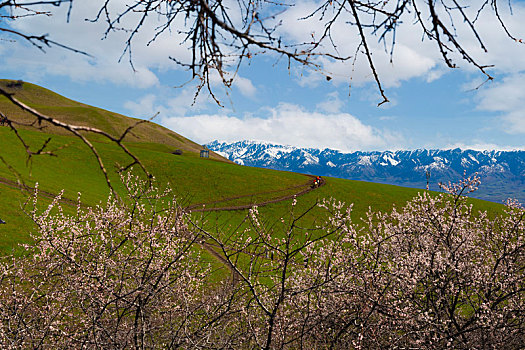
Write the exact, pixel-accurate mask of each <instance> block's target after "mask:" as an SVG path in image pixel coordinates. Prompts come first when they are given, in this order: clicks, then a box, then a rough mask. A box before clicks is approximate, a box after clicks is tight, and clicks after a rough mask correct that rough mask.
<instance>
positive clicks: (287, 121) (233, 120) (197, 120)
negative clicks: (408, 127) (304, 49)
mask: <svg viewBox="0 0 525 350" xmlns="http://www.w3.org/2000/svg"><path fill="white" fill-rule="evenodd" d="M268 112H269V115H268V116H267V117H265V118H262V117H253V116H252V117H245V118H244V119H241V118H238V117H232V116H229V115H227V114H200V115H193V116H186V117H180V118H165V119H164V120H163V123H164V125H165V126H167V127H169V128H170V129H172V130H174V131H176V132H178V133H180V134H182V135H184V136H186V137H189V138H190V139H193V140H195V141H197V142H201V143H204V142H209V141H211V140H214V139H218V140H224V141H238V140H245V139H248V140H259V141H267V142H273V143H279V144H290V145H294V146H300V147H316V148H325V147H328V148H335V149H340V150H343V151H352V150H358V149H385V148H387V147H388V148H391V147H395V146H394V145H396V144H400V143H401V142H402V137H400V136H399V135H395V134H393V133H390V132H388V131H384V130H379V129H376V128H374V127H371V126H369V125H365V124H363V123H362V122H361V121H360V120H359V119H358V118H356V117H354V116H352V115H351V114H348V113H333V114H322V113H319V112H310V111H306V110H304V109H303V108H301V107H299V106H297V105H292V104H285V103H282V104H280V105H278V106H277V107H275V108H269V109H268Z"/></svg>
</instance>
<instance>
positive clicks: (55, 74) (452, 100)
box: [0, 0, 525, 151]
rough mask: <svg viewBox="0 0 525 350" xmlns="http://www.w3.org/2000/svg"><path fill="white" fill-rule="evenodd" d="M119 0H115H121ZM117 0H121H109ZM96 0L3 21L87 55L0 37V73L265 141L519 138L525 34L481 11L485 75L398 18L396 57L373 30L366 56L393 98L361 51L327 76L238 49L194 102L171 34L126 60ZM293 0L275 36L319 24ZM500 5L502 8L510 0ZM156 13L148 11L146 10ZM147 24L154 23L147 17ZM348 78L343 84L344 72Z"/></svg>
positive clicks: (470, 143)
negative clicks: (227, 84) (230, 76)
mask: <svg viewBox="0 0 525 350" xmlns="http://www.w3.org/2000/svg"><path fill="white" fill-rule="evenodd" d="M119 1H123V0H119ZM116 2H118V1H116ZM98 6H100V1H99V0H93V1H89V2H82V3H81V2H77V3H76V5H75V7H74V8H73V13H72V18H71V20H70V22H69V23H67V21H66V16H65V10H66V9H65V8H62V9H60V8H59V9H57V10H55V13H54V15H53V16H52V18H51V19H52V20H50V18H47V17H35V18H28V19H24V20H20V21H17V22H16V23H12V24H11V25H12V26H13V28H16V29H19V30H23V31H32V32H36V33H49V34H51V36H52V38H54V39H55V40H56V41H59V42H61V43H64V44H67V45H70V46H72V47H75V48H78V49H81V50H84V51H86V52H88V53H90V54H91V55H92V57H86V56H82V55H78V54H74V53H72V52H68V51H65V50H62V49H60V48H52V49H47V50H46V53H42V52H40V51H38V50H37V49H35V48H33V47H31V46H29V45H28V44H27V43H25V42H23V41H20V40H17V41H13V40H11V39H14V38H8V37H6V36H3V37H0V39H3V40H0V76H1V77H2V78H10V79H23V80H25V81H29V82H33V83H36V84H39V85H42V86H44V87H47V88H49V89H52V90H54V91H56V92H58V93H60V94H62V95H64V96H66V97H69V98H72V99H75V100H78V101H81V102H84V103H88V104H91V105H95V106H97V107H101V108H105V109H108V110H111V111H115V112H119V113H122V114H125V115H129V116H133V117H137V118H149V117H151V116H153V115H155V114H156V113H159V114H158V116H157V118H156V122H157V123H160V124H162V125H164V126H166V127H168V128H170V129H172V130H174V131H175V132H178V133H180V134H182V135H184V136H186V137H189V138H190V139H193V140H195V141H197V142H200V143H206V142H209V141H212V140H215V139H218V140H220V141H237V140H244V139H251V140H260V141H268V142H272V143H281V144H289V145H294V146H302V147H317V148H334V149H339V150H343V151H354V150H387V149H389V150H397V149H415V148H455V147H461V148H472V149H525V141H524V140H525V112H524V108H523V103H524V101H525V45H523V44H520V43H517V42H514V41H511V40H510V39H508V38H507V37H506V35H505V33H504V32H503V30H502V29H501V27H500V26H499V24H498V23H497V21H496V19H495V18H494V17H493V16H490V14H489V12H487V13H486V15H483V16H482V18H480V21H479V22H478V30H479V32H480V34H481V35H482V36H483V37H484V39H485V40H484V42H485V44H486V46H487V48H488V52H487V53H484V52H482V51H481V50H480V49H479V45H477V43H476V41H475V38H474V37H473V36H472V35H471V34H470V33H469V32H468V31H467V29H466V28H464V27H463V26H462V24H461V21H459V22H457V23H458V27H457V30H458V34H459V37H460V38H461V39H462V43H463V45H464V46H465V47H467V48H470V49H471V50H472V51H471V52H472V53H473V55H474V56H475V57H476V58H477V59H478V60H479V61H480V62H481V63H482V64H493V65H495V68H492V69H491V70H490V73H491V74H492V75H493V76H494V77H495V80H494V81H493V82H490V83H487V84H484V85H483V86H482V87H480V88H479V89H477V90H473V88H474V87H477V86H479V84H480V83H481V82H483V80H484V76H483V75H482V74H481V73H480V72H479V71H477V70H476V69H475V68H473V67H471V66H469V65H468V64H467V63H466V62H464V61H462V60H461V59H460V58H458V57H455V58H456V62H457V63H458V65H459V67H460V68H459V69H453V70H451V69H449V68H447V67H445V65H444V63H443V60H442V59H441V57H440V55H439V52H438V51H437V48H436V46H435V43H433V42H430V41H428V40H425V41H423V42H422V41H421V32H420V30H419V29H418V28H417V27H414V26H412V25H411V24H410V22H409V21H407V23H406V25H405V24H403V25H402V26H401V27H400V28H401V29H400V30H399V32H398V34H397V46H396V51H395V53H394V57H393V59H394V60H393V64H391V63H390V57H389V55H388V54H387V53H385V52H384V50H383V49H382V44H378V43H375V42H374V41H372V44H371V45H372V48H373V49H374V62H375V64H376V66H377V67H378V70H379V73H380V78H381V80H382V82H383V84H384V86H385V90H386V94H387V96H388V98H389V99H390V100H391V102H390V103H388V104H384V105H382V106H381V107H377V103H378V102H380V101H381V98H380V96H379V94H378V90H377V87H376V85H375V84H374V82H373V81H372V76H371V74H370V71H369V69H368V67H367V65H366V60H365V57H364V56H360V57H358V60H357V62H356V64H355V66H353V67H352V66H351V65H350V64H348V63H346V64H343V63H335V62H330V61H327V60H320V61H319V64H321V66H322V67H323V69H324V72H325V73H327V74H330V76H332V77H333V79H332V80H331V81H326V79H325V78H324V76H323V75H322V74H319V73H317V72H315V71H312V70H308V69H305V68H304V67H301V66H297V65H292V68H291V70H288V69H287V62H285V60H279V59H278V57H277V56H275V55H259V56H256V57H255V58H252V59H250V60H247V61H245V63H244V65H243V66H242V67H241V69H240V71H239V72H238V76H237V78H236V80H235V83H234V85H233V87H232V89H231V90H230V91H228V95H226V94H225V93H224V89H223V88H222V87H221V86H220V84H219V83H218V82H214V88H215V89H216V90H215V91H217V93H218V95H219V96H220V99H221V101H222V102H223V104H224V107H219V106H217V104H216V103H214V102H213V100H212V99H211V98H210V97H209V96H208V95H206V94H205V93H203V94H201V95H200V96H199V97H198V99H197V101H196V103H194V104H193V105H192V102H193V98H194V93H195V83H192V82H190V83H188V84H186V85H184V86H183V87H175V86H179V85H182V84H183V83H185V82H186V81H187V80H188V78H189V74H188V72H186V71H184V70H183V69H182V68H181V67H179V66H177V65H176V64H174V63H173V62H172V61H170V60H169V58H168V57H169V56H175V57H178V58H182V59H184V58H187V57H188V48H187V47H185V46H184V45H180V44H179V42H178V40H180V38H179V37H178V36H177V35H176V34H173V33H172V34H166V35H164V36H162V37H160V38H159V39H158V40H157V41H156V42H154V43H153V44H151V45H150V46H146V45H145V44H146V42H147V41H148V40H149V39H150V38H151V36H152V31H151V30H149V31H148V30H147V29H146V30H144V31H143V32H141V33H140V35H139V36H138V37H137V40H136V42H135V43H134V51H133V52H134V53H133V61H134V65H135V68H136V71H133V69H132V68H131V66H130V65H129V63H128V61H127V60H126V59H123V60H122V62H120V63H119V57H120V55H121V53H122V51H123V50H124V39H125V37H124V35H125V34H124V33H113V34H110V35H109V37H108V38H106V39H104V40H101V38H102V36H103V32H104V29H105V27H104V25H103V24H97V23H95V24H93V23H88V22H86V21H84V18H92V17H94V15H95V14H96V11H97V9H98ZM313 6H314V2H313V1H301V2H298V4H296V6H295V7H293V8H291V10H290V11H288V12H286V13H284V14H282V15H281V16H282V18H283V20H284V21H285V22H284V23H286V25H284V26H283V27H282V28H280V30H281V33H282V35H283V36H284V37H286V38H290V39H295V40H301V39H303V38H304V37H305V36H308V35H311V33H312V32H314V33H315V32H320V31H322V23H321V22H320V21H319V20H318V19H315V18H314V19H312V20H310V22H309V21H298V20H297V19H298V18H300V17H302V14H304V13H306V12H307V11H308V9H310V8H313ZM507 12H508V11H507ZM507 12H504V18H505V20H506V23H507V25H508V27H509V29H510V30H511V32H512V33H513V34H514V35H515V36H516V37H518V38H524V39H525V25H524V24H523V22H522V19H523V18H525V4H524V3H523V2H522V1H514V2H513V15H512V16H510V15H509V14H508V13H507ZM152 21H153V22H152V24H154V21H155V19H152ZM343 25H344V23H342V24H341V30H340V31H338V32H337V35H335V39H334V40H336V41H337V44H338V47H339V48H340V49H341V50H343V51H344V50H348V52H352V50H354V47H355V44H356V35H355V33H352V32H351V30H348V28H347V27H343ZM150 27H152V26H150ZM350 81H351V82H352V86H351V88H349V83H350Z"/></svg>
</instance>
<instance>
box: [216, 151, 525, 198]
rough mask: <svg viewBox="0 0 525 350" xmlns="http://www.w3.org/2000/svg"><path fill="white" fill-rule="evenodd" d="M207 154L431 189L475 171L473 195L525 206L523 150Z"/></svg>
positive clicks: (221, 152)
mask: <svg viewBox="0 0 525 350" xmlns="http://www.w3.org/2000/svg"><path fill="white" fill-rule="evenodd" d="M207 146H208V147H209V148H210V149H211V150H213V151H215V152H217V153H219V154H221V155H222V156H224V157H225V158H228V159H230V160H231V161H234V162H236V163H238V164H243V165H247V166H254V167H263V168H270V169H277V170H288V171H295V172H303V173H309V174H318V175H323V176H333V177H339V178H345V179H352V180H364V181H373V182H379V183H386V184H392V185H400V186H407V187H416V188H425V187H426V181H427V179H426V172H427V171H429V172H430V189H433V190H438V189H439V187H438V183H439V182H449V181H453V182H455V181H458V180H459V179H461V178H462V177H463V174H464V172H466V174H467V175H470V174H473V173H476V172H477V173H478V174H479V175H480V176H481V181H482V184H481V186H480V188H479V190H478V191H477V192H475V194H474V195H473V196H474V197H477V198H481V199H485V200H490V201H495V202H501V201H504V200H505V199H507V198H516V199H517V200H519V201H520V202H521V203H525V151H474V150H461V149H459V148H457V149H450V150H425V149H418V150H413V151H383V152H379V151H373V152H361V151H358V152H349V153H345V152H340V151H336V150H332V149H328V148H327V149H324V150H320V149H315V148H298V147H293V146H283V145H276V144H270V143H264V142H257V141H239V142H233V143H226V142H219V141H213V142H211V143H209V144H208V145H207Z"/></svg>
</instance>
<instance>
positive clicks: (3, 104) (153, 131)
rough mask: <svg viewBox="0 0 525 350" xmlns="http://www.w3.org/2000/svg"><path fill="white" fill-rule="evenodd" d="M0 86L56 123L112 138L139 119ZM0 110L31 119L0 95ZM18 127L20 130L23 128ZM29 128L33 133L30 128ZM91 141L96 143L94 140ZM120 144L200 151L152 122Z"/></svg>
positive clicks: (25, 87) (31, 88)
mask: <svg viewBox="0 0 525 350" xmlns="http://www.w3.org/2000/svg"><path fill="white" fill-rule="evenodd" d="M0 87H1V88H3V89H5V90H7V91H8V92H10V93H13V94H14V96H15V97H16V98H17V99H18V100H20V101H22V102H23V103H25V104H27V105H28V106H30V107H32V108H35V109H36V110H38V111H39V112H41V113H43V114H46V115H48V116H51V117H53V118H55V119H58V120H59V121H62V122H66V123H69V124H74V125H81V126H90V127H96V128H98V129H101V130H103V131H106V132H108V133H109V134H111V135H114V136H118V135H120V134H122V132H124V130H126V129H127V128H128V127H129V126H131V125H133V124H135V123H136V122H137V121H139V119H135V118H130V117H126V116H123V115H121V114H118V113H113V112H109V111H106V110H103V109H101V108H97V107H92V106H88V105H85V104H83V103H80V102H76V101H73V100H70V99H68V98H66V97H63V96H61V95H59V94H57V93H54V92H53V91H50V90H47V89H45V88H43V87H40V86H38V85H34V84H31V83H26V82H23V83H18V82H16V81H12V80H5V79H3V80H0ZM0 111H2V113H4V114H5V115H9V117H10V118H11V119H14V120H16V121H20V122H30V121H33V120H34V119H33V117H31V116H30V115H29V113H27V112H24V111H21V110H20V108H18V107H17V106H15V105H13V104H12V103H10V101H8V100H7V99H6V98H5V97H4V96H0ZM42 126H43V127H44V129H43V130H42V131H43V132H45V133H50V134H58V135H70V134H69V133H68V132H67V131H65V130H63V129H61V128H58V127H55V126H53V125H49V124H46V123H45V122H44V123H43V124H42ZM21 127H22V128H23V126H21ZM32 129H33V130H34V128H32ZM92 137H93V136H92ZM95 139H99V140H100V138H97V137H95ZM100 141H102V140H100ZM124 141H127V142H132V143H137V144H140V145H142V146H144V147H153V148H155V149H156V150H161V151H164V152H172V151H174V150H175V149H180V150H183V151H186V152H190V153H193V154H198V152H199V151H200V150H201V149H202V146H201V145H199V144H197V143H195V142H193V141H191V140H188V139H187V138H185V137H183V136H181V135H179V134H177V133H175V132H173V131H171V130H169V129H166V128H164V127H162V126H160V125H158V124H155V123H153V122H148V123H143V124H140V125H138V126H137V127H135V128H134V129H133V130H132V132H131V133H129V134H128V135H126V138H125V139H124ZM210 157H211V158H214V159H219V160H223V161H226V162H229V161H228V160H226V159H224V158H223V157H221V156H219V155H218V154H216V153H214V152H210Z"/></svg>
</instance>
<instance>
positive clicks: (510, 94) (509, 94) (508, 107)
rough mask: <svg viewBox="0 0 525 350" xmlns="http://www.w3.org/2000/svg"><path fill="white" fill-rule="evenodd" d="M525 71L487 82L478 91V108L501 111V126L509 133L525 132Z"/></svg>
mask: <svg viewBox="0 0 525 350" xmlns="http://www.w3.org/2000/svg"><path fill="white" fill-rule="evenodd" d="M524 82H525V73H520V74H516V75H512V76H507V77H505V78H504V79H503V80H501V81H499V82H493V83H490V84H485V85H484V86H483V87H482V88H481V89H480V90H479V91H478V93H477V96H476V99H477V101H478V109H479V110H483V111H490V112H498V113H500V118H501V121H503V124H501V123H499V125H500V127H502V128H503V130H504V131H505V132H507V133H509V134H525V109H524V108H523V101H525V90H524V89H523V83H524Z"/></svg>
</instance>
